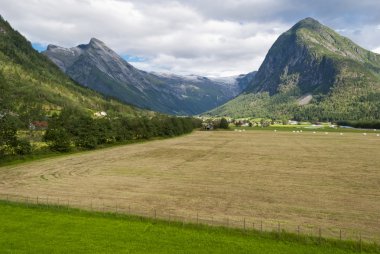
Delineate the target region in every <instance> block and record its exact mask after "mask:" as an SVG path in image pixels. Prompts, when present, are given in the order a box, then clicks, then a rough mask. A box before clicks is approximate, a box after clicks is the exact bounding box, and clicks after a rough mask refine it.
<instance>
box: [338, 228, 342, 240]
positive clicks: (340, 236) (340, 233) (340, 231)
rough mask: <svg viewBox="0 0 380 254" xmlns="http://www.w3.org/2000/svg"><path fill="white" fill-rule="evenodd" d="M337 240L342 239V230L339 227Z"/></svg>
mask: <svg viewBox="0 0 380 254" xmlns="http://www.w3.org/2000/svg"><path fill="white" fill-rule="evenodd" d="M339 240H341V241H342V230H341V229H339Z"/></svg>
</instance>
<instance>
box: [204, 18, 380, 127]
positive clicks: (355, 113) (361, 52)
mask: <svg viewBox="0 0 380 254" xmlns="http://www.w3.org/2000/svg"><path fill="white" fill-rule="evenodd" d="M209 114H211V115H229V116H234V117H249V116H251V117H271V118H280V119H281V118H295V119H306V120H340V119H358V120H363V119H379V118H380V55H378V54H375V53H373V52H371V51H368V50H366V49H363V48H362V47H360V46H358V45H356V44H355V43H354V42H352V41H351V40H349V39H347V38H345V37H343V36H341V35H339V34H338V33H336V32H334V31H333V30H332V29H330V28H328V27H326V26H324V25H322V24H320V23H319V22H318V21H316V20H314V19H312V18H306V19H304V20H301V21H299V22H298V23H297V24H295V25H294V26H293V27H292V28H291V29H290V30H288V31H287V32H285V33H283V34H282V35H281V36H280V37H279V38H278V39H277V40H276V42H275V43H274V44H273V46H272V47H271V48H270V50H269V52H268V54H267V55H266V57H265V60H264V62H263V63H262V65H261V66H260V68H259V70H258V72H257V74H256V76H255V78H254V79H253V80H252V81H251V82H250V84H249V85H248V86H247V88H246V90H245V91H244V93H243V94H241V95H240V96H238V97H236V98H235V99H233V100H231V101H229V102H228V103H226V104H224V105H222V106H221V107H219V108H217V109H215V110H213V111H211V112H209Z"/></svg>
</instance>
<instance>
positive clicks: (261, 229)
mask: <svg viewBox="0 0 380 254" xmlns="http://www.w3.org/2000/svg"><path fill="white" fill-rule="evenodd" d="M260 231H261V232H263V221H262V220H261V221H260Z"/></svg>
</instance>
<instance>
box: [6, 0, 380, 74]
mask: <svg viewBox="0 0 380 254" xmlns="http://www.w3.org/2000/svg"><path fill="white" fill-rule="evenodd" d="M330 1H332V2H334V1H337V0H330ZM350 1H351V0H350ZM317 2H318V3H314V2H313V3H310V4H305V2H303V1H301V0H294V2H291V1H290V0H266V1H264V0H262V1H260V0H239V1H237V0H225V1H211V0H187V1H185V0H154V1H153V0H139V1H137V0H136V1H133V0H131V1H127V0H60V1H51V0H28V1H14V0H0V6H1V7H2V13H1V14H2V15H3V16H4V18H5V19H7V20H9V21H10V23H11V25H12V26H13V27H14V28H16V29H17V30H19V31H20V32H21V33H23V34H24V35H25V36H26V37H27V38H28V39H29V40H30V41H32V42H35V43H40V44H44V45H47V44H49V43H52V44H57V45H61V46H65V47H72V46H76V45H77V44H82V43H87V42H88V41H89V39H90V38H91V37H96V38H98V39H100V40H102V41H104V42H105V43H106V44H107V45H108V46H109V47H111V48H112V49H114V50H115V51H116V52H118V53H119V54H120V55H129V56H136V57H138V58H139V59H146V61H144V62H136V63H135V62H134V63H133V65H135V66H136V67H139V68H142V69H145V70H151V71H169V72H175V73H182V74H189V73H195V74H201V75H213V76H219V75H234V74H240V73H246V72H250V71H253V70H257V69H258V68H259V66H260V64H261V62H262V60H263V59H264V57H265V55H266V53H267V51H268V49H269V48H270V46H271V45H272V44H273V42H274V41H275V40H276V38H277V37H278V36H279V35H280V34H281V33H282V32H284V31H285V30H287V29H288V28H289V27H290V26H291V25H292V24H294V23H295V22H296V21H298V20H299V19H301V18H304V17H306V16H314V15H313V14H315V15H316V16H314V17H316V18H319V17H321V18H322V22H327V23H326V24H327V25H331V26H332V27H333V28H336V29H337V28H340V29H341V30H342V33H345V34H346V35H347V36H349V37H350V38H352V39H353V40H354V41H356V42H359V44H360V45H362V46H364V47H368V48H375V47H376V46H378V45H377V44H376V43H377V42H378V41H379V38H380V30H378V29H377V30H376V29H375V30H376V32H373V30H374V29H373V28H376V27H377V26H378V24H379V22H378V21H377V20H376V18H375V17H377V16H373V17H374V18H373V19H374V20H370V21H368V22H367V23H366V25H365V26H362V28H363V29H361V30H359V32H358V30H357V26H360V24H361V23H360V22H356V23H355V22H352V21H351V20H352V19H353V17H348V19H347V20H349V21H350V22H346V23H345V22H344V19H342V18H337V13H338V14H339V13H345V14H346V13H351V12H350V11H352V10H354V9H355V10H361V9H363V8H364V9H365V7H366V6H368V7H367V8H369V9H370V10H371V11H373V12H375V11H377V7H376V5H373V4H371V3H372V1H371V0H368V1H366V0H362V1H361V5H360V6H359V5H358V4H357V3H356V2H355V1H353V0H352V3H351V4H352V5H353V7H352V8H351V7H346V5H344V6H343V7H342V5H335V7H336V8H335V7H334V8H335V13H332V12H331V11H329V8H328V7H329V5H328V4H326V2H327V0H326V1H317ZM320 2H324V3H325V4H324V5H323V4H322V3H320ZM366 3H367V4H366ZM310 5H312V6H310ZM311 7H312V8H311ZM359 7H360V8H359ZM339 8H340V9H339ZM330 9H331V8H330ZM310 10H313V12H311V11H310ZM326 13H327V14H326ZM328 13H330V14H331V15H330V16H328V15H329V14H328ZM333 14H334V15H333ZM366 14H367V15H366V17H368V15H369V14H368V12H367V13H366ZM342 15H343V14H342ZM338 17H339V16H338ZM342 17H343V16H342ZM355 17H362V16H360V13H358V14H357V16H355ZM342 20H343V21H342ZM356 20H361V19H360V18H357V19H356Z"/></svg>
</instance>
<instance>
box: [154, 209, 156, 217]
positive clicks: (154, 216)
mask: <svg viewBox="0 0 380 254" xmlns="http://www.w3.org/2000/svg"><path fill="white" fill-rule="evenodd" d="M156 218H157V212H156V209H154V219H156Z"/></svg>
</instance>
